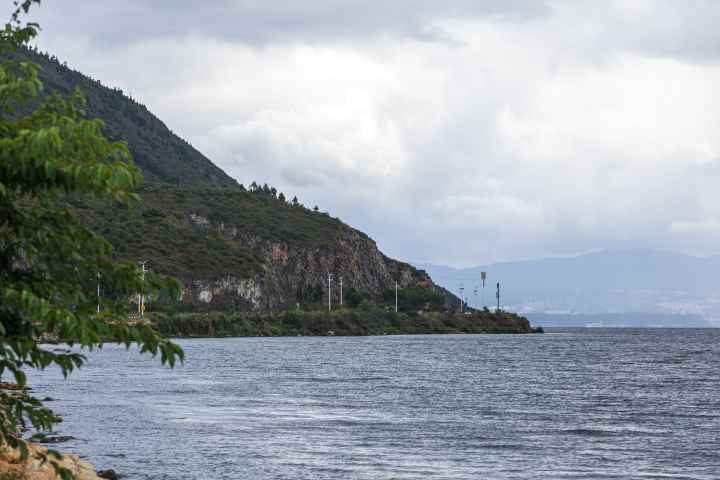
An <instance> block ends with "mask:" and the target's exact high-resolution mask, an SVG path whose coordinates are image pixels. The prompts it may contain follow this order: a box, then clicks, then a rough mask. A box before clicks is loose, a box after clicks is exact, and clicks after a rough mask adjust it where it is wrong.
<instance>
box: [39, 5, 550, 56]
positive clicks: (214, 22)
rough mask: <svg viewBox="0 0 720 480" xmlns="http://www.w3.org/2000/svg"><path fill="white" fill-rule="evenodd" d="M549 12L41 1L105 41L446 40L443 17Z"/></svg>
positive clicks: (69, 29)
mask: <svg viewBox="0 0 720 480" xmlns="http://www.w3.org/2000/svg"><path fill="white" fill-rule="evenodd" d="M61 9H62V11H61ZM549 12H550V9H549V8H548V7H547V6H545V4H544V2H538V1H532V0H485V1H477V0H476V1H472V0H445V1H429V0H425V1H420V0H398V1H391V2H388V1H381V0H366V1H362V2H358V1H350V0H344V1H342V0H337V1H318V0H315V1H303V2H300V1H295V0H267V1H230V0H211V1H205V2H197V1H190V0H154V1H137V0H135V1H124V2H116V1H110V0H74V1H60V0H54V1H52V2H47V3H46V4H44V5H43V6H42V13H41V15H42V16H45V15H48V16H49V17H50V18H51V17H53V16H56V15H57V17H58V18H59V17H62V19H63V24H62V25H60V24H55V25H53V28H61V29H62V34H63V35H73V34H75V35H79V36H83V37H88V36H89V37H91V38H92V39H93V42H96V43H98V44H100V45H104V46H115V45H121V44H127V43H132V42H137V41H145V40H148V39H152V38H166V37H174V38H177V37H184V36H186V35H187V34H188V33H190V32H192V33H196V34H199V35H201V36H203V37H207V38H214V39H218V40H222V41H231V42H242V43H248V44H253V45H258V46H263V45H266V44H271V43H278V42H279V43H285V42H296V41H304V42H310V43H313V42H318V41H326V40H327V39H352V38H367V37H369V36H374V35H379V34H387V35H393V36H400V37H410V38H415V39H421V40H424V41H442V42H446V41H448V40H450V39H449V38H448V35H447V32H443V31H441V30H439V29H436V28H434V27H433V23H434V22H436V21H437V20H440V19H447V18H472V17H479V16H497V15H500V16H504V17H507V18H512V19H517V20H525V19H531V18H537V17H539V16H545V15H548V14H549ZM90 17H92V18H90ZM51 20H52V18H51ZM72 23H75V25H72Z"/></svg>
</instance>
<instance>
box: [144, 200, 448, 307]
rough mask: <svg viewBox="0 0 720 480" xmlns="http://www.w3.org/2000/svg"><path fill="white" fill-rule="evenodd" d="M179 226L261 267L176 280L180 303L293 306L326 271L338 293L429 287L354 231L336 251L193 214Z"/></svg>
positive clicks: (414, 272) (345, 232) (409, 268)
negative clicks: (232, 245) (222, 240)
mask: <svg viewBox="0 0 720 480" xmlns="http://www.w3.org/2000/svg"><path fill="white" fill-rule="evenodd" d="M182 225H183V226H184V227H186V228H194V229H198V230H202V231H207V230H208V229H211V228H212V229H215V230H217V231H218V232H220V233H221V234H222V235H225V236H226V237H228V238H230V239H232V240H233V241H235V242H237V243H238V244H239V245H242V246H245V247H247V248H250V249H252V250H254V251H256V252H257V253H259V254H260V255H261V256H262V257H263V259H264V263H263V265H262V268H263V271H262V272H261V273H258V274H256V275H255V276H254V277H252V278H240V277H234V276H226V277H222V278H193V277H183V276H180V277H179V278H180V280H181V281H182V283H183V295H182V299H181V301H185V302H190V303H196V304H205V305H208V306H211V307H213V308H223V307H225V306H228V305H231V306H232V308H234V309H240V310H262V309H265V308H273V309H279V308H283V307H285V306H289V305H293V304H294V302H295V291H296V290H297V288H298V287H303V286H305V285H314V284H316V283H321V284H323V285H326V284H327V278H328V273H331V274H332V275H333V286H334V287H339V282H340V279H342V283H343V289H345V290H347V289H348V288H350V287H354V288H356V289H357V290H359V291H361V292H369V293H372V294H377V293H380V292H382V291H383V290H384V289H386V288H388V287H394V286H395V281H397V282H398V286H399V287H400V288H403V289H405V288H410V287H412V286H414V285H425V286H426V287H428V288H431V289H433V288H434V286H433V283H432V280H431V279H430V276H429V275H428V274H427V273H426V272H425V271H423V270H417V269H416V268H414V267H412V266H411V265H409V264H406V263H402V262H398V261H397V260H393V259H390V258H388V257H386V256H385V255H383V254H382V253H381V252H380V250H378V248H377V245H376V244H375V242H374V241H373V240H372V239H371V238H369V237H368V236H367V235H365V234H363V233H361V232H358V231H355V230H343V231H342V232H341V233H340V234H339V240H340V244H341V245H342V250H336V249H331V248H316V249H308V248H304V247H300V246H298V245H293V244H291V243H280V242H275V241H271V240H267V239H264V238H262V237H260V236H258V235H256V234H254V233H252V232H250V231H249V230H246V229H243V228H242V227H240V226H237V225H227V224H224V223H221V222H213V221H211V220H210V219H207V218H204V217H201V216H199V215H195V214H189V215H188V216H187V218H185V219H183V221H182ZM325 288H326V292H327V287H325ZM332 296H333V299H334V300H335V301H337V300H339V298H340V290H339V288H333V289H332ZM130 300H131V301H133V299H130ZM134 301H135V302H137V299H134Z"/></svg>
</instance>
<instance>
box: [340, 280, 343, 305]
mask: <svg viewBox="0 0 720 480" xmlns="http://www.w3.org/2000/svg"><path fill="white" fill-rule="evenodd" d="M342 286H343V283H342V277H340V305H342Z"/></svg>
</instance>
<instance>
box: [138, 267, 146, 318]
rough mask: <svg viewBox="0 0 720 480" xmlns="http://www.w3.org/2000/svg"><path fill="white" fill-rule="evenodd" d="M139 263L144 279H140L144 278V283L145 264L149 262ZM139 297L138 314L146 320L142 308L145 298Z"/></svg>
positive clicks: (140, 295)
mask: <svg viewBox="0 0 720 480" xmlns="http://www.w3.org/2000/svg"><path fill="white" fill-rule="evenodd" d="M138 263H139V264H140V265H142V277H140V278H142V280H143V281H144V280H145V264H146V263H147V260H145V261H144V262H138ZM138 296H139V298H138V313H139V314H140V315H141V316H142V317H143V318H144V317H145V312H144V311H143V309H142V307H143V296H142V294H138Z"/></svg>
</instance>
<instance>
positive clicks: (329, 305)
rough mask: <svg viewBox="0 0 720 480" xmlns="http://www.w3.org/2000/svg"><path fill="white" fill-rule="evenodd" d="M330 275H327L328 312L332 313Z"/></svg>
mask: <svg viewBox="0 0 720 480" xmlns="http://www.w3.org/2000/svg"><path fill="white" fill-rule="evenodd" d="M331 288H332V273H328V311H332V290H331Z"/></svg>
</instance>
